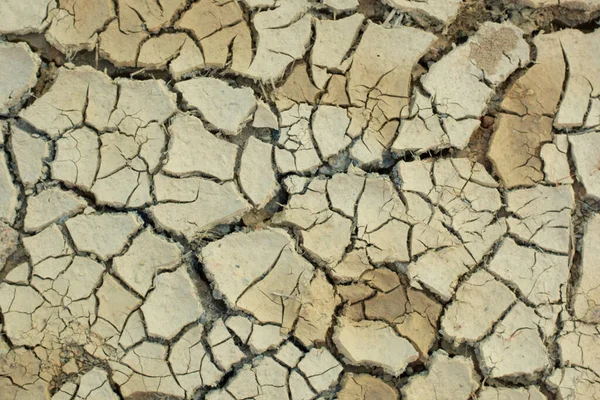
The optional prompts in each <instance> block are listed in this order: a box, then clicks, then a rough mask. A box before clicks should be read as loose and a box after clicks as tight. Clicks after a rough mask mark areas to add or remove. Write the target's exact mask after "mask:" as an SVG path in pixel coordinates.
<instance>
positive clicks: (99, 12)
mask: <svg viewBox="0 0 600 400" xmlns="http://www.w3.org/2000/svg"><path fill="white" fill-rule="evenodd" d="M57 3H58V7H57V8H55V9H53V10H52V11H50V13H49V14H48V19H49V20H50V21H51V22H50V26H49V27H48V30H47V31H46V40H48V42H49V43H50V44H51V45H53V46H54V47H55V48H56V49H58V50H59V51H61V52H62V53H65V54H68V55H70V54H74V53H76V52H78V51H81V50H92V49H93V48H94V47H96V42H97V40H98V32H100V31H102V30H103V29H104V25H105V24H106V23H108V22H109V21H110V20H111V19H113V18H114V16H115V9H114V3H113V2H112V1H111V0H58V2H57Z"/></svg>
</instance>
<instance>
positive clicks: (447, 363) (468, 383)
mask: <svg viewBox="0 0 600 400" xmlns="http://www.w3.org/2000/svg"><path fill="white" fill-rule="evenodd" d="M428 366H429V369H428V371H427V372H426V373H424V374H421V375H416V376H414V377H412V378H410V379H409V381H408V383H407V384H406V385H405V386H404V387H403V388H402V389H401V393H402V397H403V398H405V399H407V400H417V399H423V398H437V399H439V400H441V399H447V400H450V399H452V400H454V399H464V400H467V399H469V398H471V397H472V396H473V394H474V392H475V391H476V390H477V388H478V387H479V382H478V381H479V377H478V375H477V373H476V372H475V369H474V368H473V362H472V361H471V360H470V359H468V358H465V357H462V356H455V357H449V356H448V354H447V353H446V352H444V351H443V350H438V351H436V352H435V353H434V354H433V355H432V357H431V358H430V359H429V362H428Z"/></svg>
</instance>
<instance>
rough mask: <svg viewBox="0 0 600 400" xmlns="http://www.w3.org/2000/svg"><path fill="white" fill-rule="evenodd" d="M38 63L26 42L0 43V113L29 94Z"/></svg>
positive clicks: (15, 106) (13, 106)
mask: <svg viewBox="0 0 600 400" xmlns="http://www.w3.org/2000/svg"><path fill="white" fill-rule="evenodd" d="M0 18H2V9H0ZM0 30H2V28H1V26H0ZM40 64H41V60H40V58H39V56H38V55H37V54H35V53H34V52H32V51H31V49H30V47H29V46H28V45H27V44H26V43H4V42H1V43H0V82H1V83H0V115H3V116H4V115H9V114H10V113H11V112H13V111H15V110H17V109H18V108H19V107H20V106H21V105H22V104H23V101H25V100H26V99H27V98H28V97H29V96H30V95H31V93H30V90H31V88H33V86H35V84H36V82H37V74H38V71H39V69H40ZM1 142H2V140H0V143H1Z"/></svg>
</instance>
